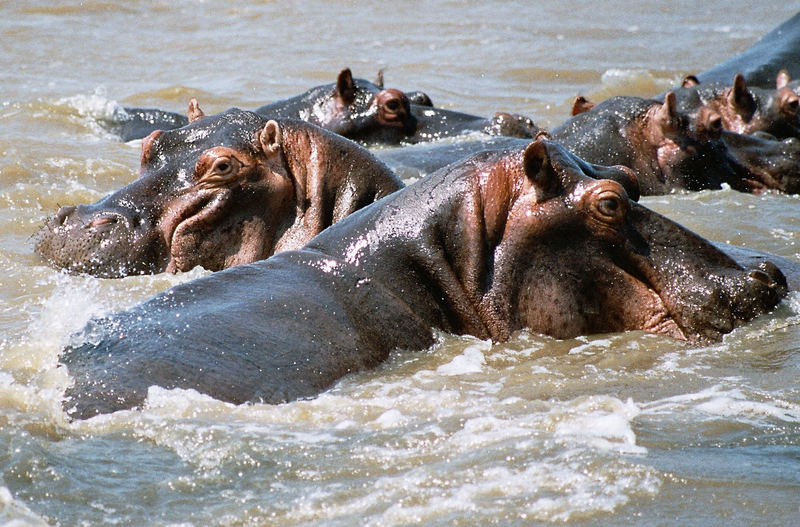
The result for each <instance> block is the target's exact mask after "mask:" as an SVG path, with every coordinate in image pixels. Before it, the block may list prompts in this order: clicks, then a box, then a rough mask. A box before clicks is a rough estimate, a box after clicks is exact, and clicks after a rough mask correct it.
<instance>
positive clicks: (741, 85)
mask: <svg viewBox="0 0 800 527" xmlns="http://www.w3.org/2000/svg"><path fill="white" fill-rule="evenodd" d="M728 100H729V101H730V103H731V105H732V106H733V107H734V108H750V106H751V105H752V102H753V101H752V99H751V97H750V92H749V91H748V90H747V82H746V81H745V80H744V75H742V74H741V73H737V74H736V75H735V76H734V77H733V87H732V88H731V93H730V95H728Z"/></svg>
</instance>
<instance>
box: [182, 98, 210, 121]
mask: <svg viewBox="0 0 800 527" xmlns="http://www.w3.org/2000/svg"><path fill="white" fill-rule="evenodd" d="M205 116H206V114H205V113H203V110H201V109H200V104H199V103H198V102H197V99H195V98H192V99H190V100H189V109H188V110H186V117H188V118H189V122H190V123H193V122H195V121H196V120H198V119H200V118H201V117H205Z"/></svg>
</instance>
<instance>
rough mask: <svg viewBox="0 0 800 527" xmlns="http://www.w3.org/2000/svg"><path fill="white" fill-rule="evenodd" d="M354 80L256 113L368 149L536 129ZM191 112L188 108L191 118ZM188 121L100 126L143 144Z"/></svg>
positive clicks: (119, 118) (134, 116) (141, 113)
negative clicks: (312, 127) (153, 135)
mask: <svg viewBox="0 0 800 527" xmlns="http://www.w3.org/2000/svg"><path fill="white" fill-rule="evenodd" d="M378 83H379V84H375V83H372V82H369V81H367V80H364V79H354V78H353V75H352V73H351V71H350V69H348V68H345V69H343V70H342V71H341V72H340V73H339V76H338V77H337V79H336V82H335V83H333V84H325V85H322V86H317V87H316V88H312V89H310V90H308V91H306V92H304V93H302V94H300V95H297V96H295V97H291V98H289V99H283V100H280V101H277V102H274V103H271V104H266V105H264V106H260V107H258V108H256V109H255V110H254V111H255V113H257V114H259V115H262V116H264V117H269V118H273V119H285V118H292V119H300V120H303V121H308V122H310V123H313V124H316V125H318V126H321V127H322V128H325V129H327V130H330V131H332V132H335V133H337V134H339V135H342V136H344V137H347V138H349V139H352V140H354V141H357V142H359V143H361V144H362V145H365V146H375V145H396V144H400V143H403V142H407V143H418V142H421V141H431V140H434V139H440V138H443V137H453V136H456V135H461V134H466V133H469V132H480V133H485V134H489V135H509V136H513V137H527V138H530V137H533V136H534V135H535V133H536V132H537V131H538V128H537V127H536V125H535V124H534V123H533V121H532V120H531V119H530V118H528V117H526V116H523V115H519V114H512V113H508V112H498V113H496V114H495V115H494V117H492V118H485V117H479V116H477V115H471V114H467V113H462V112H457V111H454V110H446V109H442V108H435V107H434V106H433V103H432V102H431V100H430V98H429V97H428V96H427V95H426V94H425V93H424V92H419V91H415V92H411V98H412V99H413V102H412V99H409V97H408V96H407V95H406V94H405V93H404V92H402V91H400V90H397V89H393V88H390V89H384V88H383V77H382V75H380V76H379V79H378ZM191 112H192V109H191V108H190V109H189V112H188V113H189V114H191ZM189 120H190V118H189V116H188V115H186V116H184V115H182V114H179V113H175V112H168V111H164V110H158V109H155V108H121V109H119V110H118V111H116V112H114V114H113V115H112V117H111V119H109V120H108V121H104V122H103V123H101V124H102V125H103V126H104V127H105V128H106V129H107V130H109V131H110V132H111V133H113V134H115V135H118V136H119V137H120V138H121V139H122V140H123V141H132V140H134V139H141V138H143V137H145V136H146V135H148V134H150V133H152V132H153V131H155V130H172V129H174V128H179V127H181V126H185V125H186V124H188V122H189Z"/></svg>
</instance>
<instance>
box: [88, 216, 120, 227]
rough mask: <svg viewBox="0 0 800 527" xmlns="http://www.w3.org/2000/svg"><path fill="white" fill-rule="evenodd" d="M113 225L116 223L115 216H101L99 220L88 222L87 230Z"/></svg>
mask: <svg viewBox="0 0 800 527" xmlns="http://www.w3.org/2000/svg"><path fill="white" fill-rule="evenodd" d="M113 223H117V217H116V216H101V217H99V218H95V219H93V220H92V221H90V222H89V225H88V227H89V228H93V227H101V226H103V225H109V224H113Z"/></svg>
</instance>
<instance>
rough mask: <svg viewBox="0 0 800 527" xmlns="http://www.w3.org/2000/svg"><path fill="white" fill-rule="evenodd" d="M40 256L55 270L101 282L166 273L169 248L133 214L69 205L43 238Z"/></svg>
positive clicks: (53, 219)
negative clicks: (81, 274)
mask: <svg viewBox="0 0 800 527" xmlns="http://www.w3.org/2000/svg"><path fill="white" fill-rule="evenodd" d="M35 251H36V253H37V254H39V255H40V256H41V257H42V258H43V259H44V260H46V261H47V262H48V263H50V264H51V265H53V266H54V267H58V268H62V269H64V270H66V271H68V272H70V273H75V274H80V273H86V274H91V275H94V276H98V277H101V278H120V277H123V276H128V275H136V274H153V273H157V272H161V271H163V270H164V268H165V265H166V261H167V250H166V245H165V244H164V243H163V241H162V240H160V238H159V237H158V236H156V235H154V232H153V229H152V227H151V226H150V225H149V222H148V221H147V220H146V219H144V218H142V217H141V216H140V215H138V214H136V213H134V212H133V211H129V210H125V209H122V208H105V207H97V206H96V205H78V206H64V207H61V208H60V209H59V210H58V212H56V214H55V215H54V216H52V217H51V218H50V219H48V220H47V222H46V223H45V225H44V227H43V228H42V229H41V231H40V232H39V233H38V234H37V240H36V246H35Z"/></svg>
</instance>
